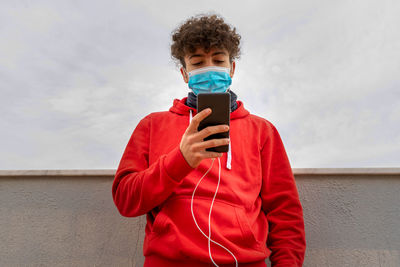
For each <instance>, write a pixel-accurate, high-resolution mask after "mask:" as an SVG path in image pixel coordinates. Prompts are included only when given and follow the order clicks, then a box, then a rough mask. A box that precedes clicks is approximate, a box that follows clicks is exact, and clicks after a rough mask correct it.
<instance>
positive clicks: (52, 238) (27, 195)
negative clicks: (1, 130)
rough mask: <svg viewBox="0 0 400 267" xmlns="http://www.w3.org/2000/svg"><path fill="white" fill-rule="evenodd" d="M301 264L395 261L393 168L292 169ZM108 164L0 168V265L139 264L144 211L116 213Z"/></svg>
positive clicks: (399, 244)
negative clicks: (302, 233) (300, 222)
mask: <svg viewBox="0 0 400 267" xmlns="http://www.w3.org/2000/svg"><path fill="white" fill-rule="evenodd" d="M294 172H295V175H296V181H297V186H298V189H299V193H300V197H301V201H302V205H303V209H304V219H305V225H306V238H307V252H306V258H305V262H304V266H352V267H357V266H385V267H395V266H396V267H398V266H400V230H399V229H400V206H399V203H400V194H399V190H400V169H390V170H386V171H385V170H383V169H375V170H374V169H372V170H371V169H368V170H367V171H366V170H363V169H357V170H354V169H350V170H346V171H344V172H343V170H342V171H335V170H328V171H327V170H326V169H297V170H294ZM113 173H114V171H113V170H104V171H103V170H94V171H81V170H76V171H0V229H1V231H0V240H1V242H0V266H39V265H40V266H142V265H143V260H144V259H143V256H142V244H143V238H144V227H145V217H144V216H142V217H139V218H125V217H122V216H121V215H120V214H119V213H118V211H117V209H116V208H115V206H114V203H113V200H112V197H111V184H112V181H113Z"/></svg>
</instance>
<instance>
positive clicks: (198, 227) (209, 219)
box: [190, 158, 238, 267]
mask: <svg viewBox="0 0 400 267" xmlns="http://www.w3.org/2000/svg"><path fill="white" fill-rule="evenodd" d="M214 160H215V159H212V162H211V166H210V168H208V170H207V171H206V173H205V174H204V175H203V176H202V177H201V178H200V180H199V181H198V182H197V184H196V187H195V188H194V190H193V194H192V200H191V202H190V210H191V212H192V217H193V220H194V223H195V224H196V226H197V229H199V231H200V232H201V233H202V234H203V235H204V236H205V237H206V238H207V239H208V255H209V256H210V259H211V261H212V263H213V264H214V265H215V266H217V267H218V265H217V264H216V263H215V261H214V259H213V258H212V255H211V242H213V243H214V244H216V245H218V246H220V247H221V248H223V249H225V250H226V251H227V252H228V253H229V254H231V255H232V257H233V258H234V259H235V263H236V267H238V261H237V259H236V257H235V255H233V253H232V252H231V251H230V250H229V249H227V248H226V247H224V246H223V245H221V244H220V243H218V242H216V241H214V240H212V239H211V211H212V207H213V205H214V201H215V197H216V196H217V192H218V188H219V184H220V181H221V160H220V159H219V158H218V184H217V189H216V190H215V193H214V197H213V200H212V202H211V207H210V213H209V215H208V236H207V235H206V234H205V233H204V232H203V230H201V228H200V226H199V225H198V224H197V221H196V218H195V216H194V212H193V199H194V195H195V193H196V190H197V187H198V186H199V184H200V183H201V181H202V180H203V178H204V177H205V176H206V175H207V173H208V172H209V171H210V170H211V168H212V166H213V164H214Z"/></svg>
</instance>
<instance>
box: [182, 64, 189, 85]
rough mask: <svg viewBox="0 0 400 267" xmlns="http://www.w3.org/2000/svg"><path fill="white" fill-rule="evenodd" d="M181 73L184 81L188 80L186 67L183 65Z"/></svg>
mask: <svg viewBox="0 0 400 267" xmlns="http://www.w3.org/2000/svg"><path fill="white" fill-rule="evenodd" d="M181 74H182V78H183V80H184V81H185V83H188V82H189V75H188V74H187V72H186V69H185V68H184V67H181Z"/></svg>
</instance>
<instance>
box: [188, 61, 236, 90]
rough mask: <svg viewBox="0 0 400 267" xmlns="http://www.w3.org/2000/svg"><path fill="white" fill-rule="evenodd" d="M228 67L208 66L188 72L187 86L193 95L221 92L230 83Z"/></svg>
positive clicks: (226, 88)
mask: <svg viewBox="0 0 400 267" xmlns="http://www.w3.org/2000/svg"><path fill="white" fill-rule="evenodd" d="M229 72H230V69H229V68H224V67H217V66H210V67H204V68H200V69H195V70H192V71H190V72H189V83H188V85H189V88H190V89H192V90H193V93H194V94H195V95H198V94H200V93H222V92H226V91H228V89H229V86H230V85H231V84H232V79H231V76H230V75H229Z"/></svg>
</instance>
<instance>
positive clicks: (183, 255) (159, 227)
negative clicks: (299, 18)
mask: <svg viewBox="0 0 400 267" xmlns="http://www.w3.org/2000/svg"><path fill="white" fill-rule="evenodd" d="M172 39H173V43H172V46H171V52H172V56H173V57H174V58H175V59H177V60H179V62H180V64H181V65H182V68H181V74H182V77H183V80H184V82H186V83H188V85H189V88H191V90H192V91H191V92H190V93H189V94H188V97H185V98H183V99H181V100H178V99H175V100H174V102H173V106H172V107H171V108H170V109H169V111H166V112H155V113H151V114H150V115H148V116H146V117H145V118H144V119H142V120H141V121H140V122H139V124H138V125H137V127H136V129H135V130H134V132H133V134H132V136H131V138H130V140H129V142H128V145H127V146H126V149H125V151H124V153H123V156H122V159H121V162H120V164H119V166H118V169H117V172H116V175H115V180H114V183H113V187H112V195H113V199H114V202H115V205H116V206H117V208H118V210H119V212H120V213H121V214H122V215H123V216H126V217H135V216H140V215H143V214H146V216H147V225H146V229H145V232H146V235H145V240H144V247H143V252H144V256H145V263H144V266H174V267H176V266H191V267H196V266H198V267H201V266H212V264H214V265H215V266H266V264H265V259H266V258H267V257H269V258H270V260H271V263H272V266H282V267H283V266H284V267H290V266H301V265H302V263H303V258H304V252H305V234H304V222H303V213H302V207H301V204H300V201H299V197H298V192H297V188H296V185H295V181H294V177H293V173H292V170H291V167H290V163H289V160H288V158H287V155H286V152H285V149H284V146H283V143H282V141H281V138H280V136H279V133H278V131H277V130H276V128H275V127H274V126H273V125H272V123H271V122H269V121H268V120H266V119H263V118H260V117H258V116H255V115H252V114H250V113H249V112H248V111H247V110H246V109H245V108H244V104H243V103H242V102H241V101H238V100H237V97H236V95H235V94H234V93H233V92H232V91H231V90H229V88H230V84H231V78H232V77H233V76H234V73H235V61H234V60H235V59H236V58H238V56H239V54H240V49H239V43H240V36H239V35H238V34H237V33H236V31H235V29H232V28H231V27H230V26H229V25H227V24H226V23H225V22H224V21H223V19H222V18H220V17H218V16H216V15H212V16H198V17H192V18H190V19H188V20H187V21H186V22H185V23H184V24H182V25H181V26H180V27H179V28H177V29H176V30H175V32H174V33H173V36H172ZM204 91H210V92H223V91H228V92H229V93H230V94H231V114H230V127H228V126H227V125H218V126H210V127H207V128H205V129H203V130H201V131H198V130H197V128H198V125H199V123H200V121H202V120H203V119H204V118H205V117H207V116H208V115H209V114H210V112H212V111H210V110H209V109H208V110H207V109H206V110H203V111H202V112H200V113H197V111H196V99H197V94H199V93H201V92H204ZM192 116H193V117H192ZM228 129H229V132H230V133H229V134H230V138H229V139H213V140H209V141H203V140H204V138H206V137H207V136H209V135H212V134H215V133H220V132H225V131H228ZM226 144H229V146H230V149H229V152H228V153H216V152H208V151H206V148H209V147H215V146H220V145H226Z"/></svg>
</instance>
